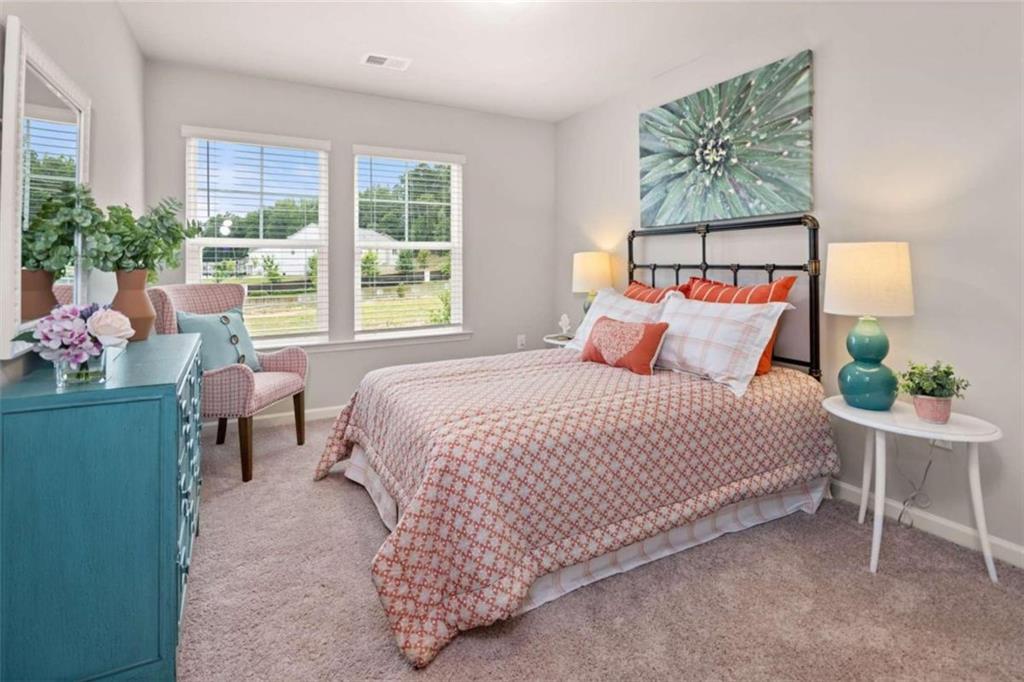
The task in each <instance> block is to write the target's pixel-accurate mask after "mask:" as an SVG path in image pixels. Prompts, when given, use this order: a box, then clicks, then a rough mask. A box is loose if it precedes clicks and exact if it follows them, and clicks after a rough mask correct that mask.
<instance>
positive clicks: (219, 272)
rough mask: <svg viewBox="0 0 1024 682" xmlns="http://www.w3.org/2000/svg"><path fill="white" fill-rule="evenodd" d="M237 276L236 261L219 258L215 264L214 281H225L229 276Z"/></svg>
mask: <svg viewBox="0 0 1024 682" xmlns="http://www.w3.org/2000/svg"><path fill="white" fill-rule="evenodd" d="M234 276H235V261H233V260H219V261H217V262H216V263H214V264H213V281H214V282H223V281H224V280H226V279H227V278H229V277H234Z"/></svg>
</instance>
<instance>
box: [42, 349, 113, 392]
mask: <svg viewBox="0 0 1024 682" xmlns="http://www.w3.org/2000/svg"><path fill="white" fill-rule="evenodd" d="M107 350H108V349H106V348H104V349H103V350H102V351H101V352H100V354H99V355H97V356H96V357H94V358H89V359H88V360H87V361H86V362H83V363H82V364H80V365H78V366H77V367H75V366H73V365H72V364H71V363H70V362H66V361H64V360H56V361H54V363H53V373H54V376H55V377H56V379H57V390H58V391H61V390H63V389H65V388H67V387H68V386H74V385H77V384H102V383H103V382H104V381H106V380H107Z"/></svg>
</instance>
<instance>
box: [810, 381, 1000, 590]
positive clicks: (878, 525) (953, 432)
mask: <svg viewBox="0 0 1024 682" xmlns="http://www.w3.org/2000/svg"><path fill="white" fill-rule="evenodd" d="M822 405H823V406H824V407H825V409H826V410H827V411H828V412H829V413H831V414H832V415H834V416H836V417H838V418H840V419H845V420H846V421H848V422H852V423H854V424H860V425H861V426H866V427H867V428H868V433H867V438H866V439H865V441H864V471H863V477H862V479H861V489H860V513H859V514H858V522H859V523H864V515H865V512H866V511H867V506H868V495H869V494H870V491H871V467H872V460H874V467H875V518H874V532H873V533H872V536H871V564H870V566H871V572H872V573H875V572H877V570H878V550H879V548H880V546H881V544H882V519H883V518H884V517H885V434H886V433H895V434H898V435H901V436H911V437H913V438H925V439H927V440H945V441H949V442H951V443H967V478H968V480H969V482H970V487H971V504H972V506H973V507H974V521H975V523H976V524H977V526H978V536H979V538H980V540H981V552H982V554H984V556H985V567H986V568H987V569H988V576H989V578H991V579H992V582H994V583H995V582H999V580H998V577H997V576H996V567H995V564H993V563H992V546H991V545H990V544H989V541H988V527H987V526H986V524H985V506H984V502H983V501H982V497H981V478H980V475H979V472H978V443H990V442H992V441H996V440H999V439H1000V438H1002V437H1003V432H1002V431H1000V430H999V427H998V426H995V425H993V424H990V423H988V422H987V421H985V420H983V419H978V418H977V417H969V416H967V415H965V414H957V413H955V412H954V413H953V414H952V416H950V418H949V423H947V424H929V423H928V422H926V421H922V420H921V419H919V418H918V417H917V414H915V412H914V408H913V407H912V406H911V405H909V404H907V403H902V402H897V403H896V404H894V405H893V406H892V409H891V410H887V411H884V412H880V411H874V410H861V409H858V408H856V407H851V406H850V405H847V404H846V401H845V400H843V397H842V396H841V395H836V396H832V397H831V398H826V399H825V400H824V401H823V402H822ZM872 450H873V454H874V457H872Z"/></svg>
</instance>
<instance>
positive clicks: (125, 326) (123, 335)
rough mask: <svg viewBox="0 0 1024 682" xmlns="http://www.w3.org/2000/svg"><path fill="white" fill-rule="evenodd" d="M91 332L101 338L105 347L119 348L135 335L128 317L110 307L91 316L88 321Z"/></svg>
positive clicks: (87, 324)
mask: <svg viewBox="0 0 1024 682" xmlns="http://www.w3.org/2000/svg"><path fill="white" fill-rule="evenodd" d="M86 326H87V327H88V329H89V333H90V334H92V335H93V336H95V337H96V338H97V339H99V342H100V343H101V344H103V347H104V348H108V347H111V348H119V347H121V346H124V345H125V344H127V343H128V339H129V338H131V337H132V336H134V335H135V330H134V329H132V324H131V322H129V321H128V318H127V317H126V316H125V315H124V314H122V313H119V312H117V311H116V310H110V309H109V308H101V309H99V310H97V311H96V312H94V313H93V314H92V315H90V316H89V321H88V322H87V323H86Z"/></svg>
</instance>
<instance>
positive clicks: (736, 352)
mask: <svg viewBox="0 0 1024 682" xmlns="http://www.w3.org/2000/svg"><path fill="white" fill-rule="evenodd" d="M664 303H665V309H664V310H663V311H662V314H661V319H660V321H661V322H668V331H666V332H665V340H664V342H663V343H662V346H661V353H660V354H659V355H658V360H657V362H656V365H657V366H658V367H662V368H664V369H671V370H674V371H680V372H693V373H694V374H700V375H702V376H706V377H708V378H709V379H711V380H712V381H717V382H718V383H721V384H725V385H726V386H728V387H729V388H730V389H731V390H732V392H733V393H735V394H736V396H737V397H739V396H742V395H743V394H744V393H745V392H746V390H747V385H748V384H749V383H750V380H751V379H752V378H753V376H754V372H756V371H757V361H758V360H759V359H760V357H761V353H763V352H764V347H765V346H766V345H767V344H768V340H769V339H771V337H772V333H773V332H774V331H775V325H776V324H777V323H778V321H779V316H781V315H782V313H783V312H785V311H786V310H787V309H789V308H792V307H793V306H791V305H790V304H789V303H707V302H704V301H692V300H690V299H688V298H684V297H683V296H682V295H681V294H679V293H676V292H673V293H671V294H669V295H668V296H666V297H665V299H664Z"/></svg>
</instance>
